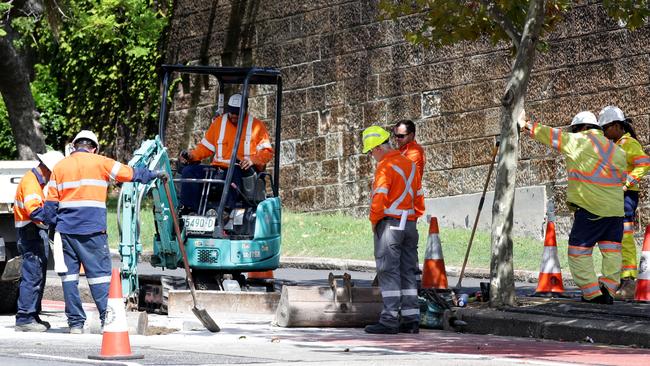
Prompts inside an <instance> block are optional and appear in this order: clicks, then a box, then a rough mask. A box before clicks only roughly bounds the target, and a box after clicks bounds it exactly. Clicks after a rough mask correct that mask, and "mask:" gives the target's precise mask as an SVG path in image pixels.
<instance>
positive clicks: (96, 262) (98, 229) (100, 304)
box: [45, 130, 168, 334]
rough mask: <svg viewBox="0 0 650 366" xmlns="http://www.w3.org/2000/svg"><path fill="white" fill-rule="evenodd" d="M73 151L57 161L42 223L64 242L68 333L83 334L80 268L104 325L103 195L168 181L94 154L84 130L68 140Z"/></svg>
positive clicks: (107, 269) (107, 260)
mask: <svg viewBox="0 0 650 366" xmlns="http://www.w3.org/2000/svg"><path fill="white" fill-rule="evenodd" d="M72 143H73V145H74V148H75V151H74V152H73V153H72V154H71V155H70V156H68V157H66V158H65V159H63V160H61V161H60V162H59V163H58V164H57V165H56V167H54V170H53V171H52V175H51V177H50V182H49V183H48V195H47V200H46V201H45V220H46V223H48V224H50V225H55V226H56V231H57V232H59V233H60V234H61V240H62V242H63V255H64V261H65V265H66V266H67V268H68V271H67V272H66V273H60V274H59V276H61V282H62V286H63V296H64V300H65V314H66V316H67V317H68V326H69V327H70V329H69V331H70V333H73V334H79V333H83V326H84V323H85V321H86V313H85V312H84V310H83V307H82V305H81V298H80V297H79V289H78V288H77V286H78V284H79V266H80V264H83V266H84V268H85V270H86V279H87V280H88V285H89V287H90V292H91V294H92V296H93V299H94V300H95V305H96V306H97V310H98V311H99V318H100V320H101V322H102V326H103V324H104V319H105V317H106V306H107V303H108V287H109V284H110V281H111V255H110V252H109V249H108V240H107V239H108V238H107V236H106V193H107V190H108V185H109V182H111V181H117V182H139V183H148V182H150V181H152V180H153V179H155V178H160V179H162V180H163V181H166V180H167V179H168V176H167V173H165V172H164V171H151V170H149V169H146V168H135V169H133V168H131V167H129V166H128V165H123V164H121V163H119V162H117V161H115V160H113V159H110V158H107V157H104V156H101V155H97V151H98V149H99V142H98V140H97V136H96V135H95V134H94V133H93V132H91V131H88V130H83V131H81V132H79V133H78V134H77V136H75V138H74V140H73V141H72Z"/></svg>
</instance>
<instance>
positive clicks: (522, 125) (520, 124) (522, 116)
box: [517, 108, 526, 132]
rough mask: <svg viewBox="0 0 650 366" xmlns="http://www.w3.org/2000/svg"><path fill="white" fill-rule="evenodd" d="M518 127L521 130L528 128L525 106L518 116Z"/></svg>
mask: <svg viewBox="0 0 650 366" xmlns="http://www.w3.org/2000/svg"><path fill="white" fill-rule="evenodd" d="M517 127H518V128H519V131H520V132H521V131H523V130H524V129H525V128H526V110H525V109H523V108H522V109H521V112H519V116H518V117H517Z"/></svg>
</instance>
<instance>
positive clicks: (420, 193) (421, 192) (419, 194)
mask: <svg viewBox="0 0 650 366" xmlns="http://www.w3.org/2000/svg"><path fill="white" fill-rule="evenodd" d="M416 195H418V196H423V195H424V190H422V189H418V191H417V193H416Z"/></svg>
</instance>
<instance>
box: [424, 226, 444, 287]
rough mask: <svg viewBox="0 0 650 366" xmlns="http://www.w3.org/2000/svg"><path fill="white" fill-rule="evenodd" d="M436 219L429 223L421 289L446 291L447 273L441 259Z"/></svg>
mask: <svg viewBox="0 0 650 366" xmlns="http://www.w3.org/2000/svg"><path fill="white" fill-rule="evenodd" d="M438 233H439V230H438V218H436V217H431V220H430V221H429V238H428V239H427V249H426V251H425V252H424V265H423V270H422V288H435V289H447V288H448V287H449V285H448V283H447V271H446V270H445V260H444V258H443V257H442V245H441V244H440V237H439V236H438Z"/></svg>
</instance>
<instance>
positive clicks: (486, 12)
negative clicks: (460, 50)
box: [380, 0, 571, 47]
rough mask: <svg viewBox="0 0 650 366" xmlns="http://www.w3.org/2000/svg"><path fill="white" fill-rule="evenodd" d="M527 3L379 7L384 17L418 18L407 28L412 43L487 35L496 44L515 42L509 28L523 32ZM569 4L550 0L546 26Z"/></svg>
mask: <svg viewBox="0 0 650 366" xmlns="http://www.w3.org/2000/svg"><path fill="white" fill-rule="evenodd" d="M528 4H529V1H526V0H520V1H505V0H499V1H476V0H465V1H457V0H418V1H412V2H411V1H409V2H405V1H394V0H381V1H380V9H381V12H382V13H381V14H382V17H383V18H385V19H388V18H390V19H398V18H400V17H413V18H415V19H418V21H419V22H418V24H417V25H416V26H414V27H411V28H409V29H406V30H405V31H404V34H405V38H406V39H407V40H408V41H409V42H411V43H414V44H422V45H424V46H425V47H430V46H434V47H442V46H446V45H450V44H454V43H458V42H460V41H475V40H477V39H479V38H481V37H488V38H489V39H490V40H491V41H492V43H494V44H496V43H497V42H499V41H506V42H508V43H512V42H513V40H512V38H511V36H510V35H508V30H513V31H515V32H516V33H518V34H521V33H522V31H523V29H524V24H525V21H526V16H527V12H528ZM570 4H571V2H570V1H568V0H554V1H547V8H546V16H545V24H544V29H545V30H548V29H550V28H551V27H552V25H553V24H555V23H556V22H557V21H558V20H560V19H561V16H562V13H563V12H564V11H565V10H566V9H568V7H569V6H570Z"/></svg>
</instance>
